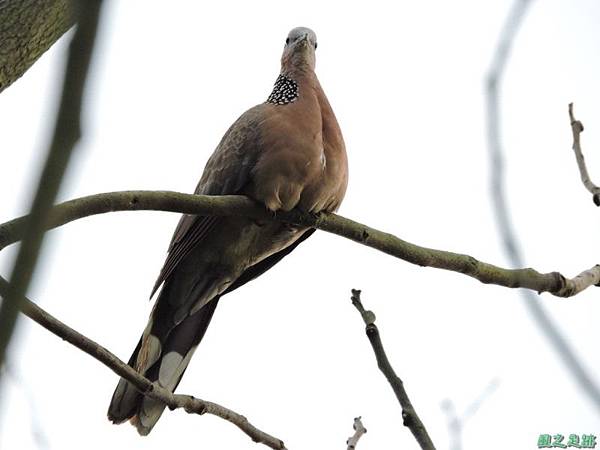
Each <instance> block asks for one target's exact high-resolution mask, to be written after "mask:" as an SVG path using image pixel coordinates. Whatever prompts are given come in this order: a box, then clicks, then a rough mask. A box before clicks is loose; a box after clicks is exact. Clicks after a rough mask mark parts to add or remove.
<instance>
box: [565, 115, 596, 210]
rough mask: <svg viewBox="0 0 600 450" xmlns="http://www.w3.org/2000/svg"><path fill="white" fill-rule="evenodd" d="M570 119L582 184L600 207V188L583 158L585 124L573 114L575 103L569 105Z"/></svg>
mask: <svg viewBox="0 0 600 450" xmlns="http://www.w3.org/2000/svg"><path fill="white" fill-rule="evenodd" d="M569 119H570V120H571V130H572V131H573V151H574V152H575V159H576V160H577V167H579V175H580V176H581V182H582V183H583V185H584V186H585V188H586V189H587V190H588V191H589V192H590V194H592V196H593V197H592V199H593V200H594V203H595V205H596V206H600V187H598V186H596V185H595V184H594V183H592V180H591V179H590V175H589V174H588V171H587V167H586V165H585V158H584V157H583V152H582V150H581V142H580V136H581V133H582V132H583V124H582V123H581V122H580V121H579V120H577V119H575V115H574V114H573V103H569Z"/></svg>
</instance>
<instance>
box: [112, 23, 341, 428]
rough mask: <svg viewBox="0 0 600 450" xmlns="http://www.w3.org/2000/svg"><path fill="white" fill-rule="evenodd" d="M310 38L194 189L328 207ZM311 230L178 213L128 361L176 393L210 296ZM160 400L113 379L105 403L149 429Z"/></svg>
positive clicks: (322, 123) (297, 45) (324, 117)
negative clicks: (144, 321) (109, 397)
mask: <svg viewBox="0 0 600 450" xmlns="http://www.w3.org/2000/svg"><path fill="white" fill-rule="evenodd" d="M316 47H317V40H316V36H315V34H314V32H313V31H312V30H309V29H308V28H295V29H293V30H292V31H291V32H290V33H289V35H288V38H287V40H286V45H285V48H284V51H283V56H282V58H281V74H280V76H279V78H278V79H277V81H276V83H275V87H274V89H273V92H272V93H271V95H270V96H269V98H268V100H267V102H265V103H262V104H260V105H258V106H255V107H254V108H251V109H250V110H248V111H246V112H245V113H244V114H242V116H241V117H240V118H239V119H238V120H237V121H236V122H235V123H234V124H233V125H232V126H231V127H230V128H229V130H227V132H226V133H225V136H223V139H222V140H221V142H220V143H219V145H218V146H217V149H216V150H215V152H214V153H213V154H212V156H211V157H210V159H209V160H208V162H207V164H206V167H205V169H204V173H203V174H202V178H201V179H200V182H199V183H198V186H197V187H196V191H195V192H196V193H197V194H207V195H226V194H242V195H247V196H249V197H251V198H253V199H255V200H257V201H259V202H261V203H262V204H264V205H265V207H266V208H268V209H269V210H271V211H274V212H275V211H278V210H284V211H289V210H291V209H293V208H299V209H301V210H304V211H310V212H319V211H336V210H337V209H338V207H339V206H340V203H341V202H342V199H343V197H344V194H345V192H346V185H347V181H348V167H347V159H346V150H345V147H344V141H343V138H342V134H341V131H340V129H339V126H338V123H337V120H336V118H335V115H334V113H333V110H332V109H331V106H330V105H329V102H328V100H327V97H326V96H325V93H324V92H323V89H322V88H321V85H320V84H319V80H318V79H317V76H316V75H315V72H314V67H315V49H316ZM313 231H314V230H312V229H305V228H299V227H296V226H291V225H289V224H283V223H279V222H265V223H258V222H257V221H255V220H251V219H247V218H243V217H204V216H191V215H184V216H183V217H182V218H181V220H180V221H179V224H178V226H177V228H176V230H175V233H174V235H173V239H172V241H171V245H170V246H169V254H168V256H167V260H166V261H165V264H164V266H163V268H162V270H161V272H160V274H159V277H158V279H157V281H156V284H155V286H154V289H153V291H152V295H153V294H154V293H155V292H156V290H157V289H158V288H159V287H160V286H161V285H162V289H161V291H160V294H159V295H158V299H157V300H156V304H155V305H154V308H153V310H152V313H151V315H150V319H149V321H148V325H147V326H146V329H145V330H144V333H143V335H142V337H141V338H140V342H139V343H138V346H137V347H136V349H135V351H134V352H133V354H132V356H131V359H130V360H129V364H130V365H131V366H132V367H134V368H135V369H136V370H137V371H139V372H140V373H142V374H144V375H145V376H146V377H148V378H149V379H150V380H152V381H158V383H160V384H161V385H162V386H164V387H166V388H168V389H170V390H174V389H175V388H176V387H177V384H178V383H179V381H180V379H181V377H182V375H183V373H184V371H185V369H186V367H187V364H188V363H189V360H190V358H191V356H192V354H193V352H194V350H195V348H196V346H197V345H198V344H199V342H200V340H201V339H202V337H203V336H204V333H205V331H206V328H207V327H208V325H209V323H210V320H211V318H212V315H213V312H214V310H215V307H216V305H217V303H218V300H219V298H220V297H221V296H223V295H224V294H226V293H228V292H231V291H233V290H235V289H237V288H238V287H240V286H242V285H243V284H245V283H247V282H248V281H250V280H252V279H253V278H256V277H257V276H259V275H261V274H262V273H264V272H265V271H267V270H268V269H270V268H271V267H272V266H273V265H274V264H276V263H277V262H279V261H280V260H281V259H282V258H283V257H284V256H286V255H287V254H289V253H290V252H291V251H292V250H293V249H294V248H296V247H297V246H298V245H299V244H300V243H301V242H302V241H304V240H305V239H306V238H308V237H309V236H310V235H311V234H312V233H313ZM163 410H164V405H162V404H160V403H159V402H156V401H155V400H152V399H150V398H145V397H143V396H142V395H141V394H140V393H139V392H137V391H136V390H135V388H134V387H133V386H132V385H131V384H129V383H128V382H127V381H125V380H123V379H121V380H120V381H119V384H118V385H117V388H116V390H115V393H114V394H113V397H112V401H111V404H110V406H109V410H108V417H109V419H110V420H112V421H113V422H115V423H120V422H123V421H125V420H128V419H131V421H132V423H133V424H134V425H135V426H136V427H137V429H138V432H139V433H140V434H143V435H145V434H148V433H149V432H150V431H151V430H152V427H153V426H154V424H155V423H156V422H157V421H158V419H159V417H160V415H161V413H162V411H163Z"/></svg>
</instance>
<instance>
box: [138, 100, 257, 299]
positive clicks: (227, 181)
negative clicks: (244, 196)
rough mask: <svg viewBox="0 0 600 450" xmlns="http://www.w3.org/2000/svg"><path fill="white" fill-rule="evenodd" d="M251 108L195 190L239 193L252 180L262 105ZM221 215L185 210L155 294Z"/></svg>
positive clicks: (235, 125) (226, 137)
mask: <svg viewBox="0 0 600 450" xmlns="http://www.w3.org/2000/svg"><path fill="white" fill-rule="evenodd" d="M262 107H263V105H258V106H255V107H254V108H251V109H249V110H248V111H246V112H245V113H244V114H242V115H241V116H240V118H239V119H238V120H236V121H235V122H234V123H233V125H231V127H230V128H229V129H228V130H227V132H226V133H225V135H224V136H223V138H222V139H221V142H220V143H219V145H218V146H217V148H216V150H215V151H214V153H213V154H212V156H211V157H210V158H209V160H208V162H207V163H206V167H205V168H204V172H203V174H202V178H201V179H200V182H199V183H198V186H196V190H195V191H194V193H195V194H201V195H235V194H239V193H240V192H241V191H242V190H243V188H244V186H245V185H246V184H247V183H248V182H249V180H250V173H251V171H252V168H253V167H254V165H255V164H256V161H257V159H258V156H259V151H260V146H259V139H260V136H259V128H260V117H261V108H262ZM220 220H221V218H219V217H214V216H197V215H193V214H184V215H183V216H182V217H181V219H180V220H179V223H178V225H177V228H176V229H175V232H174V234H173V238H172V239H171V244H170V245H169V250H168V255H167V259H166V260H165V263H164V265H163V267H162V269H161V271H160V274H159V275H158V278H157V280H156V283H155V284H154V287H153V289H152V293H151V294H150V297H152V296H153V295H154V294H155V293H156V291H157V290H158V288H159V287H160V285H161V284H162V283H163V282H164V281H166V280H167V278H168V277H169V275H171V274H172V273H173V271H174V270H175V268H176V267H177V265H178V264H179V263H180V262H181V261H182V260H183V259H184V258H185V257H186V256H187V255H188V254H189V252H190V251H191V250H192V249H193V248H194V247H196V245H198V244H199V243H200V242H201V241H202V240H203V239H204V238H205V237H206V236H207V235H209V234H210V232H211V230H213V229H214V228H215V226H216V225H217V224H218V223H219V221H220Z"/></svg>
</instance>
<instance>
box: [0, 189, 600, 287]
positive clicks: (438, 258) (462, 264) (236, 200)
mask: <svg viewBox="0 0 600 450" xmlns="http://www.w3.org/2000/svg"><path fill="white" fill-rule="evenodd" d="M139 210H154V211H158V210H160V211H171V212H180V213H186V214H199V215H214V216H247V217H251V218H255V219H262V220H269V219H270V220H278V221H282V222H288V223H293V224H295V225H300V226H305V227H313V228H317V229H319V230H323V231H327V232H329V233H333V234H337V235H338V236H342V237H345V238H347V239H350V240H353V241H355V242H358V243H360V244H363V245H366V246H367V247H371V248H374V249H376V250H379V251H381V252H383V253H386V254H388V255H391V256H394V257H396V258H399V259H402V260H404V261H407V262H409V263H412V264H417V265H419V266H426V267H434V268H438V269H445V270H450V271H453V272H459V273H462V274H465V275H468V276H470V277H473V278H475V279H477V280H479V281H481V282H482V283H486V284H497V285H499V286H505V287H510V288H519V287H520V288H526V289H531V290H534V291H536V292H539V293H542V292H549V293H551V294H553V295H555V296H557V297H570V296H573V295H575V294H578V293H579V292H581V291H583V290H584V289H586V288H587V287H589V286H591V285H595V284H597V283H598V282H600V266H599V265H596V266H594V267H592V268H591V269H588V270H585V271H583V272H582V273H581V274H580V275H578V276H577V277H575V278H573V279H569V278H565V277H564V276H563V275H561V274H560V273H558V272H550V273H545V274H542V273H539V272H537V271H535V270H533V269H530V268H527V269H504V268H502V267H498V266H494V265H492V264H488V263H485V262H482V261H478V260H477V259H475V258H473V257H472V256H469V255H463V254H459V253H453V252H447V251H443V250H435V249H431V248H427V247H421V246H418V245H416V244H412V243H410V242H407V241H404V240H402V239H400V238H398V237H396V236H394V235H392V234H389V233H385V232H383V231H379V230H376V229H374V228H371V227H368V226H366V225H363V224H361V223H358V222H355V221H353V220H350V219H347V218H345V217H342V216H338V215H336V214H325V213H321V214H318V215H314V214H308V213H303V212H301V211H297V210H292V211H290V212H278V213H277V214H276V216H275V217H273V215H272V214H270V213H269V212H267V211H266V210H265V209H264V208H262V207H260V206H259V205H257V204H256V203H255V202H254V201H252V200H250V199H249V198H247V197H243V196H234V195H224V196H205V195H194V194H182V193H178V192H170V191H122V192H111V193H105V194H96V195H90V196H88V197H81V198H78V199H75V200H70V201H67V202H64V203H61V204H59V205H57V206H55V207H54V208H53V209H52V211H51V212H50V215H49V220H48V221H47V222H46V228H48V229H50V228H56V227H58V226H61V225H64V224H66V223H69V222H72V221H74V220H77V219H81V218H83V217H88V216H91V215H95V214H103V213H107V212H113V211H139ZM26 220H27V216H24V217H20V218H18V219H14V220H11V221H9V222H6V223H3V224H0V250H1V249H3V248H4V247H6V246H7V245H10V244H12V243H15V242H17V241H19V240H20V239H21V237H22V236H23V228H24V224H25V222H26Z"/></svg>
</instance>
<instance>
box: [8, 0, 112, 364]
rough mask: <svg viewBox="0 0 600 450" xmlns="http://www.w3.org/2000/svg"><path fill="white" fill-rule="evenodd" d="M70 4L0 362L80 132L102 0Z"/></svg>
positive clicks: (10, 293) (14, 271) (10, 294)
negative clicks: (72, 19) (60, 73)
mask: <svg viewBox="0 0 600 450" xmlns="http://www.w3.org/2000/svg"><path fill="white" fill-rule="evenodd" d="M74 5H75V13H76V17H77V18H78V20H79V23H78V25H77V31H76V32H75V35H74V36H73V40H72V41H71V45H70V47H69V55H68V58H67V62H66V65H65V69H64V81H63V87H62V96H61V101H60V106H59V110H58V114H57V117H56V124H55V128H54V134H53V136H52V141H51V143H50V145H49V148H48V152H47V157H46V162H45V164H44V168H43V170H42V173H41V175H40V179H39V181H38V186H37V190H36V193H35V196H34V198H33V202H32V205H31V214H30V215H29V217H28V219H27V221H26V222H25V224H24V226H23V243H22V244H21V247H20V248H19V252H18V254H17V257H16V260H15V263H14V266H13V269H12V273H11V276H10V281H11V282H10V288H9V290H8V292H7V293H6V295H5V296H4V301H3V302H2V305H0V366H2V363H3V361H4V356H5V353H6V348H7V346H8V343H9V341H10V338H11V336H12V332H13V329H14V327H15V323H16V320H17V314H18V311H19V309H20V307H19V302H20V301H21V298H23V296H24V295H25V293H26V292H27V287H28V286H29V282H30V281H31V278H32V276H33V272H34V270H35V266H36V263H37V259H38V254H39V251H40V249H41V246H42V241H43V238H44V232H45V230H46V220H47V217H48V214H49V213H50V210H51V209H52V204H53V203H54V200H55V199H56V195H57V193H58V190H59V188H60V185H61V182H62V179H63V176H64V174H65V170H66V168H67V165H68V164H69V159H70V158H71V154H72V152H73V148H74V147H75V144H77V142H78V140H79V137H80V135H81V131H80V123H79V116H80V112H81V106H82V97H83V91H84V88H85V80H86V78H87V72H88V67H89V63H90V60H91V54H92V50H93V48H94V41H95V38H96V29H97V26H98V19H99V16H100V9H101V8H100V6H101V1H100V0H93V1H86V2H83V0H79V1H77V2H75V3H74Z"/></svg>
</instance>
